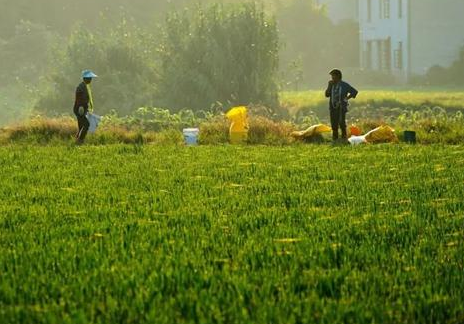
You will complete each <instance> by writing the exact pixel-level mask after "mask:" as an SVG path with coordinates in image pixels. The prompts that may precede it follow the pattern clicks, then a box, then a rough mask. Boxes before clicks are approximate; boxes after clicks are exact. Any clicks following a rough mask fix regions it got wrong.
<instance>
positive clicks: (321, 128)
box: [291, 124, 332, 139]
mask: <svg viewBox="0 0 464 324" xmlns="http://www.w3.org/2000/svg"><path fill="white" fill-rule="evenodd" d="M331 131H332V128H331V127H330V126H327V125H324V124H318V125H314V126H311V127H309V128H308V129H306V130H303V131H295V132H293V133H292V134H291V135H292V137H294V138H296V139H304V138H309V137H313V136H316V135H319V134H322V133H328V132H331Z"/></svg>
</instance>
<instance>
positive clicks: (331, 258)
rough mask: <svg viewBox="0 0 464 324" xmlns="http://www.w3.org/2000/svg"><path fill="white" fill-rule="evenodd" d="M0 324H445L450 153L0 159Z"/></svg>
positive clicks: (454, 291)
mask: <svg viewBox="0 0 464 324" xmlns="http://www.w3.org/2000/svg"><path fill="white" fill-rule="evenodd" d="M0 165H1V168H0V177H1V179H2V185H1V186H0V200H1V202H2V203H1V204H0V323H413V322H414V323H462V322H463V321H464V303H463V300H464V290H463V289H462V287H464V257H463V256H464V226H463V224H464V218H463V215H464V201H463V199H462V197H463V196H464V186H463V185H462V184H463V182H464V147H463V146H401V145H396V146H389V145H385V146H384V145H380V146H365V147H356V148H351V147H330V146H293V147H285V148H278V147H260V146H254V147H232V146H215V147H196V148H185V147H158V146H127V145H126V146H124V145H114V146H84V147H73V146H64V145H61V146H53V147H34V146H19V145H16V146H6V147H5V146H4V147H0Z"/></svg>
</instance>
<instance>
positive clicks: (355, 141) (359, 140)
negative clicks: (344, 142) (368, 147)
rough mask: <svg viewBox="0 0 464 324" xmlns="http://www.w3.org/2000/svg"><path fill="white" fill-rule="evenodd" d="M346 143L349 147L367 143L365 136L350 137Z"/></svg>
mask: <svg viewBox="0 0 464 324" xmlns="http://www.w3.org/2000/svg"><path fill="white" fill-rule="evenodd" d="M348 142H350V144H351V145H359V144H364V143H367V141H366V136H351V137H350V138H349V139H348Z"/></svg>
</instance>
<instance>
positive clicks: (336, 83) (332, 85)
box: [325, 69, 358, 141]
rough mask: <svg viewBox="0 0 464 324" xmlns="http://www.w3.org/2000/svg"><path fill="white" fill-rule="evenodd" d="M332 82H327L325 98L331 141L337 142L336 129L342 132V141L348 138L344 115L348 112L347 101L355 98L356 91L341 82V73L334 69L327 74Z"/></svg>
mask: <svg viewBox="0 0 464 324" xmlns="http://www.w3.org/2000/svg"><path fill="white" fill-rule="evenodd" d="M329 74H330V75H331V76H332V80H330V81H329V85H328V87H327V90H325V96H326V97H327V98H330V123H331V124H332V132H333V140H334V141H337V140H338V128H341V130H342V139H343V140H346V139H347V138H348V135H347V132H346V113H347V112H348V106H349V103H348V100H350V99H352V98H356V96H357V95H358V91H357V90H356V89H355V88H353V87H352V86H350V85H349V84H348V83H346V82H344V81H342V72H341V71H340V70H338V69H334V70H332V71H330V73H329Z"/></svg>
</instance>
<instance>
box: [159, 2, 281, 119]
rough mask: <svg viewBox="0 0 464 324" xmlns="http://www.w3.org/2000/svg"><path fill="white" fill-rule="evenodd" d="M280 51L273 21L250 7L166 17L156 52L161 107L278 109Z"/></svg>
mask: <svg viewBox="0 0 464 324" xmlns="http://www.w3.org/2000/svg"><path fill="white" fill-rule="evenodd" d="M278 50H279V46H278V34H277V27H276V23H275V21H274V20H273V19H271V18H269V17H267V16H266V15H265V13H264V11H263V9H262V8H260V7H259V6H257V5H255V4H253V3H242V4H236V5H219V4H217V5H212V6H209V7H206V8H202V7H198V8H197V9H196V10H195V11H194V12H191V11H188V10H186V11H185V12H184V13H173V14H170V15H169V16H168V18H167V20H166V26H165V29H164V35H163V39H162V42H161V46H160V47H159V50H158V52H157V55H158V56H159V60H160V67H159V79H158V84H157V85H158V86H157V97H158V98H159V100H160V101H159V104H160V106H164V107H170V108H173V109H175V110H180V109H183V108H192V109H194V110H199V109H206V110H208V109H210V108H211V107H212V106H215V105H218V103H219V106H221V107H226V108H227V107H230V106H233V105H242V104H244V105H247V104H250V103H255V104H265V105H267V106H269V107H276V106H277V105H278V93H277V84H276V77H277V70H278V61H279V59H278V55H279V53H278Z"/></svg>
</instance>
